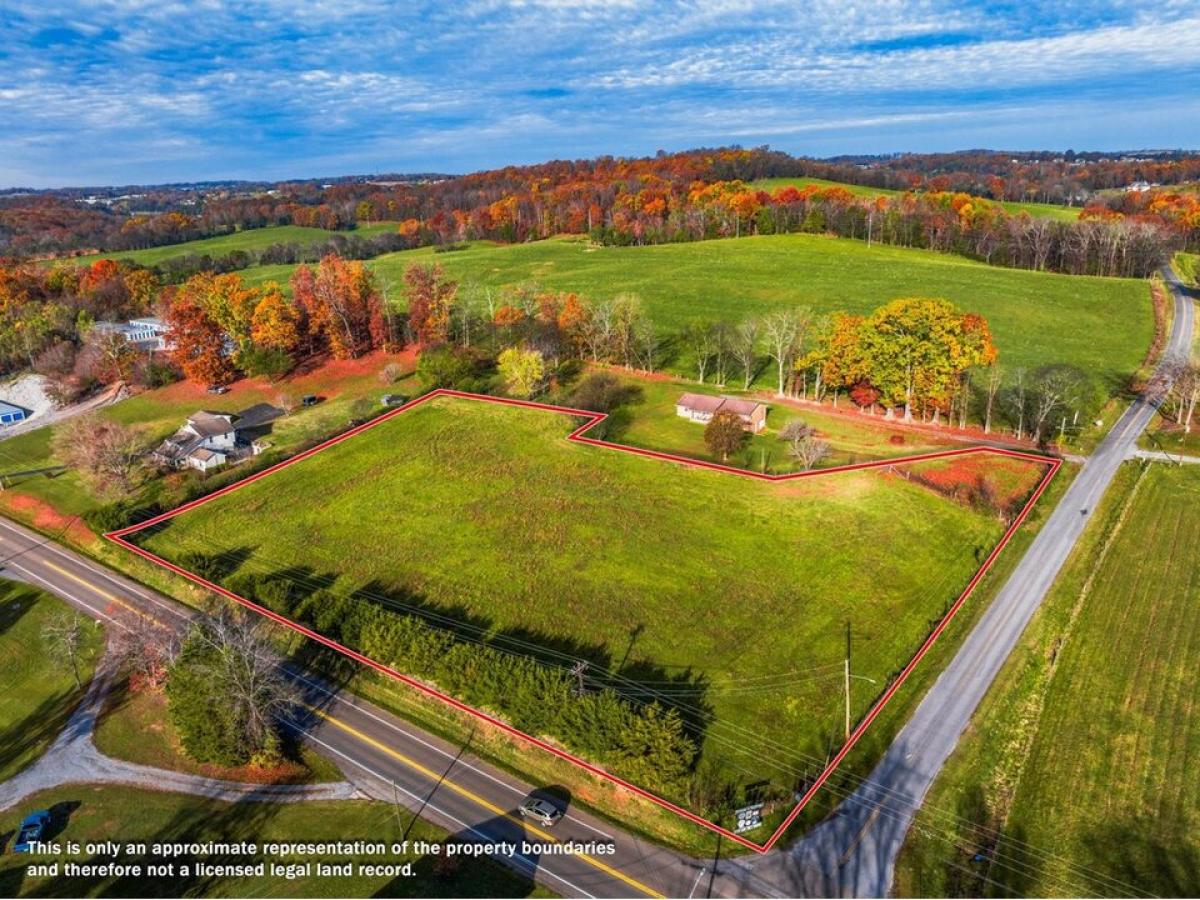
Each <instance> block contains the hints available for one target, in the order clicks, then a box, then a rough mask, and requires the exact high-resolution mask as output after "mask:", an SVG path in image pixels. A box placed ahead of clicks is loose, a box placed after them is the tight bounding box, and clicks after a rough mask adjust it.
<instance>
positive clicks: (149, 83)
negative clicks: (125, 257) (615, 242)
mask: <svg viewBox="0 0 1200 900" xmlns="http://www.w3.org/2000/svg"><path fill="white" fill-rule="evenodd" d="M0 26H2V27H3V32H2V33H3V35H4V37H3V39H2V40H0V125H2V127H0V185H4V186H12V185H31V186H53V185H85V184H87V185H94V184H123V183H149V182H163V181H174V180H193V179H209V178H269V179H277V178H289V177H317V176H322V175H336V174H351V173H371V172H384V171H392V172H394V171H410V172H411V171H441V172H462V171H471V170H476V169H482V168H491V167H494V166H499V165H505V164H508V163H523V162H536V161H540V160H545V159H551V158H562V157H570V158H574V157H586V156H595V155H597V154H606V153H607V154H614V155H644V154H650V153H653V152H655V151H656V150H658V149H660V148H661V149H666V150H679V149H686V148H689V147H695V146H714V145H724V144H732V143H739V144H742V145H746V146H754V145H758V144H763V143H769V144H770V145H772V146H773V147H777V148H779V149H783V150H787V151H789V152H793V153H799V154H808V155H817V156H826V155H832V154H837V153H854V152H864V153H878V152H890V151H898V150H916V151H929V150H951V149H961V148H967V147H995V148H1005V149H1031V148H1049V149H1066V148H1068V147H1073V148H1075V149H1077V150H1079V149H1125V148H1142V147H1192V148H1195V147H1200V49H1198V46H1200V41H1198V37H1200V0H1191V2H1173V0H1160V2H1140V0H1130V2H1092V3H1087V2H1075V0H1059V2H1038V0H1031V2H1022V0H1004V2H999V3H982V4H971V3H942V2H938V0H923V2H907V0H875V2H864V3H860V2H856V0H831V2H826V0H816V2H803V0H786V2H750V0H713V2H694V3H676V2H635V0H603V2H600V0H525V2H519V3H508V2H498V0H459V2H455V3H433V4H425V3H421V2H394V3H388V2H376V0H316V2H309V3H306V2H303V0H281V2H276V0H243V2H239V3H231V4H226V3H222V2H218V0H204V2H196V3H191V2H176V0H92V2H88V3H79V2H73V0H53V2H46V0H37V2H34V0H0Z"/></svg>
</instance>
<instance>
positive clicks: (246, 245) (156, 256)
mask: <svg viewBox="0 0 1200 900" xmlns="http://www.w3.org/2000/svg"><path fill="white" fill-rule="evenodd" d="M395 227H396V223H395V222H375V223H373V224H370V225H360V226H358V228H356V229H354V230H353V231H326V230H325V229H324V228H307V227H304V226H301V225H273V226H271V227H269V228H248V229H246V230H244V231H235V232H234V233H232V234H223V235H220V236H219V237H212V238H202V239H200V240H197V241H185V242H183V243H181V244H164V245H163V246H161V247H150V248H149V249H147V250H129V251H126V252H124V253H93V254H91V255H88V256H75V257H72V258H70V259H69V260H65V262H68V263H70V264H71V265H85V264H90V263H92V262H95V261H96V260H98V259H126V260H129V261H130V262H135V263H138V264H140V265H143V266H153V265H155V264H156V263H160V262H162V261H163V260H165V259H170V258H172V257H174V256H187V255H188V254H191V253H195V254H197V255H198V256H203V255H205V254H207V255H208V256H212V257H217V256H224V255H226V254H228V253H233V252H234V251H235V250H244V251H247V252H253V251H257V250H263V249H265V248H267V247H269V246H271V245H272V244H292V243H294V244H306V245H307V244H316V243H320V242H322V241H327V240H329V239H330V238H332V237H336V236H337V235H358V236H359V237H370V236H371V235H374V234H381V233H383V232H385V231H392V230H394V229H395ZM60 262H63V261H60Z"/></svg>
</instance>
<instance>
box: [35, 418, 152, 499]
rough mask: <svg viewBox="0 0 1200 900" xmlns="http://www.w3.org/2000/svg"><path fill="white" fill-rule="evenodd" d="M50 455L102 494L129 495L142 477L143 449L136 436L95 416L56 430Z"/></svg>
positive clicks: (139, 439) (143, 465)
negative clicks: (121, 493) (78, 474)
mask: <svg viewBox="0 0 1200 900" xmlns="http://www.w3.org/2000/svg"><path fill="white" fill-rule="evenodd" d="M54 453H55V455H56V456H57V457H58V458H59V459H61V460H62V461H63V462H64V463H65V464H66V465H68V466H70V467H71V468H73V469H76V470H78V472H79V473H80V475H82V476H83V478H84V480H86V481H89V482H91V483H92V484H93V485H94V486H95V487H96V488H97V489H98V490H100V491H102V492H105V493H109V492H114V491H129V490H131V489H132V488H133V487H134V486H135V485H136V484H137V483H138V482H139V481H140V480H141V477H142V476H143V475H144V474H145V464H144V461H143V459H144V456H145V448H144V447H143V446H142V441H141V438H140V437H139V435H138V433H137V432H136V431H134V430H133V429H132V428H128V427H126V426H125V425H121V424H119V423H117V422H110V421H109V420H107V419H102V418H100V417H99V416H98V415H96V414H91V415H86V416H79V417H77V418H74V419H70V420H68V421H67V422H66V423H64V424H63V425H61V426H59V428H58V429H57V430H56V431H55V433H54Z"/></svg>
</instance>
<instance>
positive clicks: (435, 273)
mask: <svg viewBox="0 0 1200 900" xmlns="http://www.w3.org/2000/svg"><path fill="white" fill-rule="evenodd" d="M404 284H405V292H406V293H407V295H408V330H409V334H410V335H411V337H412V339H413V340H414V341H415V342H416V343H418V344H421V345H423V346H437V345H438V344H444V343H446V342H447V341H448V340H449V339H450V316H451V313H452V311H453V309H454V300H455V298H456V296H457V294H458V282H456V281H451V280H450V279H448V278H446V276H445V273H444V272H443V271H442V267H441V266H438V265H433V266H418V265H412V266H409V267H408V268H407V269H406V270H405V271H404Z"/></svg>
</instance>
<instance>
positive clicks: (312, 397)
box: [300, 394, 321, 406]
mask: <svg viewBox="0 0 1200 900" xmlns="http://www.w3.org/2000/svg"><path fill="white" fill-rule="evenodd" d="M320 402H321V398H320V397H318V396H317V395H316V394H305V395H304V396H303V397H301V398H300V405H301V406H316V405H317V404H318V403H320Z"/></svg>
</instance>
